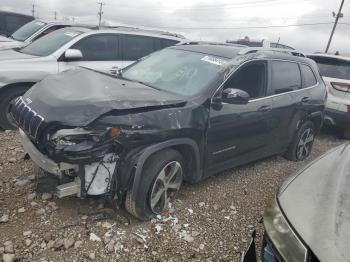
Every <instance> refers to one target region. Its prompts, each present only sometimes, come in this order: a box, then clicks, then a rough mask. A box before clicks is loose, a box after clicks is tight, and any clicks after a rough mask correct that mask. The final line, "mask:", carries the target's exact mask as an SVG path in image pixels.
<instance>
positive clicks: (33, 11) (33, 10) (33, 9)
mask: <svg viewBox="0 0 350 262" xmlns="http://www.w3.org/2000/svg"><path fill="white" fill-rule="evenodd" d="M32 15H33V17H35V4H32Z"/></svg>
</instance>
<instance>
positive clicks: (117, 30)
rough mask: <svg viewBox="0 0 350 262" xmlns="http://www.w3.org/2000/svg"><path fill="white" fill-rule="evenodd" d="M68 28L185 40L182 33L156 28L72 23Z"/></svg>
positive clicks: (87, 31) (85, 31) (86, 31)
mask: <svg viewBox="0 0 350 262" xmlns="http://www.w3.org/2000/svg"><path fill="white" fill-rule="evenodd" d="M70 29H72V30H74V29H75V30H78V31H81V32H84V33H89V32H99V33H121V34H122V33H126V34H131V33H132V34H136V35H144V36H152V37H158V38H164V39H171V40H177V41H185V40H186V38H185V37H184V36H182V35H177V34H173V33H169V32H165V31H157V30H147V29H139V28H133V27H100V28H99V27H97V26H89V25H74V26H71V27H70Z"/></svg>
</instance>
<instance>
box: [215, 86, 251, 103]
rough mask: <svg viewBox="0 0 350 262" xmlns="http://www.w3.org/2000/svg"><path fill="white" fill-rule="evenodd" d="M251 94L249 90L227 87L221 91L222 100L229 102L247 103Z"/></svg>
mask: <svg viewBox="0 0 350 262" xmlns="http://www.w3.org/2000/svg"><path fill="white" fill-rule="evenodd" d="M249 99H250V96H249V94H248V93H247V92H245V91H243V90H241V89H235V88H226V89H224V90H223V91H222V93H221V99H220V100H221V102H224V103H227V104H240V105H243V104H247V103H248V101H249Z"/></svg>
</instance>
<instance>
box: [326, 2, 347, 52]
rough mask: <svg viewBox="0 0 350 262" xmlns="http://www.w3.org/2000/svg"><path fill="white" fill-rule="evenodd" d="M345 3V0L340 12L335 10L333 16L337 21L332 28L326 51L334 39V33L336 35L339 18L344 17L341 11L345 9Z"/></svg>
mask: <svg viewBox="0 0 350 262" xmlns="http://www.w3.org/2000/svg"><path fill="white" fill-rule="evenodd" d="M343 5H344V0H342V1H341V4H340V7H339V11H338V13H337V14H335V13H334V12H333V16H334V17H335V21H334V26H333V28H332V32H331V35H330V37H329V40H328V43H327V47H326V51H325V53H327V52H328V49H329V46H330V45H331V42H332V39H333V35H334V31H335V28H336V27H337V24H338V20H339V18H341V17H343V14H342V12H341V10H342V9H343Z"/></svg>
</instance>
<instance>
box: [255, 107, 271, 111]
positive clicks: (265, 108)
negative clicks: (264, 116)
mask: <svg viewBox="0 0 350 262" xmlns="http://www.w3.org/2000/svg"><path fill="white" fill-rule="evenodd" d="M270 110H271V107H270V106H261V107H259V108H258V111H259V112H267V111H270Z"/></svg>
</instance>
